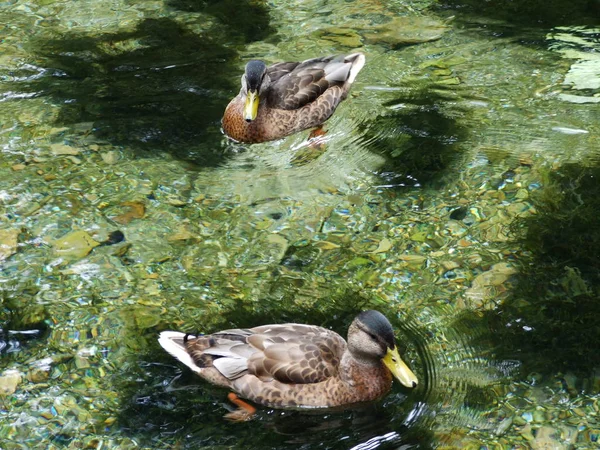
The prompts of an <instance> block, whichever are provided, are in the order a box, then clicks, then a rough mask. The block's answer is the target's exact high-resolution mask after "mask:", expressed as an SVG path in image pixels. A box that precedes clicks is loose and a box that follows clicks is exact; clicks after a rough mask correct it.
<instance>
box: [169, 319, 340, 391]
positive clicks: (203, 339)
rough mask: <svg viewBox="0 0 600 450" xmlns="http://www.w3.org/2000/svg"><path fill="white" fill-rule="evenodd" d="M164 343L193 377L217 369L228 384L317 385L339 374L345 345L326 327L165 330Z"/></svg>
mask: <svg viewBox="0 0 600 450" xmlns="http://www.w3.org/2000/svg"><path fill="white" fill-rule="evenodd" d="M159 342H160V343H161V345H162V346H163V348H165V349H166V350H167V351H168V352H169V353H171V354H172V355H173V356H175V357H176V358H177V359H179V360H180V361H181V362H183V363H184V364H186V365H187V366H188V367H190V368H191V369H192V370H193V371H194V372H197V373H202V371H203V369H207V368H211V367H213V368H215V369H217V370H218V371H219V372H220V373H221V374H222V375H223V376H224V377H226V378H227V379H229V380H235V379H237V378H240V377H242V376H244V375H246V374H250V375H254V376H256V377H257V378H259V379H260V380H261V381H263V382H265V381H272V380H277V381H280V382H282V383H300V384H305V383H317V382H320V381H324V380H326V379H327V378H329V377H332V376H335V375H336V374H337V373H338V366H339V363H340V359H341V357H342V354H343V353H344V350H345V349H346V341H344V339H343V338H342V337H341V336H340V335H338V334H337V333H335V332H333V331H330V330H327V329H325V328H321V327H317V326H310V325H300V324H282V325H265V326H261V327H256V328H251V329H232V330H225V331H221V332H218V333H214V334H211V335H200V336H193V335H188V334H184V333H179V332H175V331H163V332H162V333H161V336H160V338H159Z"/></svg>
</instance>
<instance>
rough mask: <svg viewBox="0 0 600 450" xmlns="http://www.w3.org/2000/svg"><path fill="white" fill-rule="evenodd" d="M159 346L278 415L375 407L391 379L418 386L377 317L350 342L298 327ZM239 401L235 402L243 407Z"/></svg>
mask: <svg viewBox="0 0 600 450" xmlns="http://www.w3.org/2000/svg"><path fill="white" fill-rule="evenodd" d="M158 341H159V343H160V345H161V346H162V347H163V348H164V349H165V350H166V351H167V352H169V353H170V354H171V355H173V356H174V357H175V358H177V359H178V360H179V361H181V362H182V363H183V364H185V365H186V366H188V367H189V368H190V369H192V371H194V372H195V373H197V374H198V375H200V376H201V377H202V378H204V379H205V380H207V381H209V382H211V383H214V384H216V385H219V386H223V387H227V388H229V389H232V390H233V391H234V392H235V393H237V394H238V395H239V396H240V397H242V398H245V399H247V400H250V401H252V402H255V403H258V404H261V405H265V406H269V407H274V408H331V407H338V406H343V405H348V404H352V403H357V402H365V401H370V400H374V399H377V398H379V397H381V396H383V395H384V394H386V393H387V392H388V391H389V390H390V388H391V386H392V375H393V376H395V377H396V378H397V379H398V381H399V382H400V383H401V384H402V385H404V386H406V387H409V388H414V387H416V386H417V377H416V376H415V374H414V373H413V372H412V371H411V370H410V369H409V367H408V366H407V365H406V363H405V362H404V361H402V359H401V358H400V355H399V354H398V348H397V346H396V341H395V339H394V332H393V329H392V325H391V324H390V322H389V321H388V319H387V318H386V317H385V316H384V315H383V314H381V313H380V312H378V311H374V310H369V311H364V312H362V313H360V314H359V315H358V316H357V317H356V318H355V319H354V321H353V322H352V324H351V325H350V328H349V329H348V342H346V341H345V340H344V339H343V338H342V337H341V336H340V335H339V334H337V333H335V332H333V331H331V330H328V329H326V328H322V327H319V326H314V325H302V324H296V323H287V324H280V325H263V326H259V327H255V328H249V329H232V330H225V331H220V332H217V333H214V334H210V335H199V336H193V335H190V334H185V333H181V332H177V331H163V332H162V333H160V337H159V339H158ZM234 397H235V395H234V396H231V394H230V399H231V400H232V401H234V403H236V404H238V406H243V405H241V404H240V402H237V401H236V400H235V398H234ZM241 403H243V402H241ZM230 417H231V418H233V415H232V416H230Z"/></svg>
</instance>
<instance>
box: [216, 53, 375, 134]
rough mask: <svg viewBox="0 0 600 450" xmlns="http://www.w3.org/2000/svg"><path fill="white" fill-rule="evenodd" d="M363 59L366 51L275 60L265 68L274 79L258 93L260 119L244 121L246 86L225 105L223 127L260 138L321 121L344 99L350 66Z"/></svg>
mask: <svg viewBox="0 0 600 450" xmlns="http://www.w3.org/2000/svg"><path fill="white" fill-rule="evenodd" d="M363 64H364V56H363V55H362V54H359V53H356V54H352V55H347V56H343V55H338V56H327V57H322V58H314V59H310V60H307V61H303V62H301V63H299V62H285V63H278V64H274V65H272V66H270V67H268V68H267V71H266V74H267V76H268V78H270V80H271V82H270V84H269V85H268V86H267V87H266V88H265V91H264V92H263V91H261V92H259V97H260V101H259V107H258V114H257V117H256V119H255V120H253V121H251V122H246V121H245V120H244V116H243V109H244V104H245V98H246V93H245V88H244V87H242V89H241V91H240V93H239V95H238V96H237V97H235V98H234V99H233V100H231V102H230V103H229V105H227V108H226V109H225V114H224V115H223V119H222V126H223V131H224V132H225V134H226V135H227V136H229V137H230V138H231V139H233V140H235V141H238V142H246V143H256V142H265V141H271V140H275V139H280V138H282V137H285V136H288V135H290V134H293V133H296V132H298V131H302V130H305V129H307V128H312V127H315V126H318V125H320V124H322V123H323V122H325V121H326V120H327V119H328V118H329V117H330V116H331V115H332V114H333V112H334V111H335V109H336V108H337V106H338V104H339V103H340V102H341V101H342V100H344V99H345V98H346V96H347V95H348V91H349V89H350V86H351V85H352V81H353V80H351V78H353V76H351V73H352V69H353V68H354V66H356V68H355V73H357V72H358V71H360V69H361V68H362V65H363ZM336 69H339V70H337V71H336ZM328 73H329V75H327V74H328ZM355 73H354V76H355ZM333 74H335V75H336V76H334V75H333ZM340 75H345V77H340Z"/></svg>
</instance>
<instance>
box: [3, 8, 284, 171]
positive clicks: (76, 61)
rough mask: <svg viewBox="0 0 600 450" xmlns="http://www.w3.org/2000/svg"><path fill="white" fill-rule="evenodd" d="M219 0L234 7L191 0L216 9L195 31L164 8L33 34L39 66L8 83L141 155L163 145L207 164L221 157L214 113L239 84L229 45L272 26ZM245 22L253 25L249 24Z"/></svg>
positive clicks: (259, 12) (61, 122) (66, 121)
mask: <svg viewBox="0 0 600 450" xmlns="http://www.w3.org/2000/svg"><path fill="white" fill-rule="evenodd" d="M171 3H173V4H174V5H177V3H178V2H175V1H174V2H171ZM184 3H186V4H188V3H189V4H191V2H184ZM227 3H228V5H229V6H230V7H231V8H232V10H233V11H236V12H237V13H239V14H237V13H235V14H230V15H229V16H228V17H227V20H226V19H225V16H224V13H223V9H222V8H223V6H222V4H220V3H219V2H197V4H198V6H199V7H198V8H197V9H196V10H197V11H201V12H203V13H206V14H211V15H214V16H215V17H217V18H218V20H217V25H212V26H210V28H208V29H206V28H207V27H205V26H203V29H205V31H202V32H196V31H191V29H189V28H186V27H184V26H182V25H181V24H179V23H177V22H175V21H174V20H171V19H167V18H162V19H146V20H144V21H142V22H140V23H139V24H138V25H137V27H136V28H135V29H134V30H132V31H123V32H117V33H113V34H103V35H99V36H88V35H82V34H77V33H73V34H69V35H66V36H64V37H63V38H61V39H56V40H49V41H44V42H37V43H34V44H32V46H33V47H34V48H32V53H34V54H37V55H38V56H39V57H41V58H42V65H43V66H44V67H45V68H44V69H41V68H40V69H39V71H41V73H42V76H31V77H28V79H27V82H26V83H22V82H19V83H18V85H17V86H15V87H16V89H19V90H21V91H26V92H32V93H36V95H38V96H49V97H51V98H52V101H53V102H55V103H58V104H60V105H61V111H60V114H59V116H58V119H57V120H56V123H55V124H54V125H55V126H72V125H74V124H77V123H81V122H92V123H93V129H92V131H93V133H94V135H95V136H96V137H97V138H99V139H101V140H105V141H108V142H110V143H112V144H125V145H128V146H130V147H132V148H133V149H134V150H137V151H138V154H139V155H140V156H143V155H144V154H145V152H147V151H169V152H171V153H172V154H174V155H176V156H177V157H180V158H183V159H186V160H190V161H192V162H195V163H197V164H200V165H204V166H212V165H216V164H218V163H219V162H220V161H221V160H222V158H223V157H224V155H223V150H222V149H220V148H219V147H220V146H219V144H218V143H219V142H220V141H221V140H222V135H221V131H220V119H221V116H222V114H223V111H224V109H225V106H226V105H227V103H228V102H229V100H230V99H231V98H232V97H233V96H234V95H235V94H236V93H237V91H238V89H239V75H240V74H239V73H238V72H239V67H238V64H237V63H234V61H235V58H236V51H235V50H233V49H235V46H238V45H243V44H245V43H247V42H248V41H250V40H254V39H262V38H265V37H267V36H268V35H269V34H270V33H271V31H272V30H271V29H270V28H269V26H268V15H267V10H266V7H264V6H254V4H251V3H249V2H246V1H235V2H232V1H229V2H227ZM234 4H235V5H234ZM180 6H181V7H182V8H183V6H184V5H180ZM242 12H243V14H244V15H243V16H242V15H241V14H242ZM199 20H200V19H199ZM248 23H259V24H261V26H260V27H259V28H252V31H250V29H248V28H247V24H248Z"/></svg>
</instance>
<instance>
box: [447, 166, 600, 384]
mask: <svg viewBox="0 0 600 450" xmlns="http://www.w3.org/2000/svg"><path fill="white" fill-rule="evenodd" d="M599 178H600V167H582V166H581V165H578V164H569V165H566V166H563V167H562V168H561V169H560V170H558V171H554V172H551V173H549V174H547V175H546V180H545V182H544V183H543V185H544V187H543V189H541V190H539V191H538V192H537V195H534V196H533V197H532V201H533V203H534V206H535V207H536V209H537V214H536V215H534V216H531V217H529V218H526V219H523V220H522V221H521V222H520V223H518V224H516V225H515V226H517V227H519V228H521V229H523V230H524V231H523V233H524V237H523V238H522V241H521V242H520V245H521V246H522V247H523V249H524V252H523V253H522V255H523V256H522V260H523V264H522V265H521V267H520V272H519V273H518V274H516V275H515V279H514V282H513V283H512V286H513V288H512V293H511V294H510V296H509V297H508V298H507V299H506V300H504V302H503V304H502V305H501V306H499V307H498V308H497V309H495V310H492V311H485V312H478V313H470V314H465V315H463V317H461V318H460V319H459V320H458V322H457V323H458V324H459V325H457V326H467V327H468V324H469V323H471V324H473V323H475V324H476V325H475V326H476V327H477V328H478V329H480V330H486V331H485V333H484V334H483V335H478V336H477V337H476V342H478V343H479V342H483V341H485V342H488V346H489V348H490V349H491V350H492V353H493V355H492V357H493V358H495V359H496V360H498V361H505V362H506V364H507V367H508V366H511V367H513V368H514V367H517V366H518V365H520V367H521V376H522V377H526V376H527V375H528V374H530V373H532V372H537V373H540V374H543V375H547V376H556V375H557V374H559V373H561V372H562V373H565V372H569V371H573V372H576V373H579V374H581V375H583V376H585V375H588V374H589V373H590V372H591V371H592V370H594V369H596V368H597V367H599V366H600V354H598V352H597V351H595V349H596V348H597V346H598V342H600V326H598V317H600V302H598V298H600V184H598V179H599ZM465 338H468V339H471V340H472V338H469V337H468V333H465Z"/></svg>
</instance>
